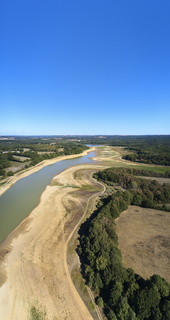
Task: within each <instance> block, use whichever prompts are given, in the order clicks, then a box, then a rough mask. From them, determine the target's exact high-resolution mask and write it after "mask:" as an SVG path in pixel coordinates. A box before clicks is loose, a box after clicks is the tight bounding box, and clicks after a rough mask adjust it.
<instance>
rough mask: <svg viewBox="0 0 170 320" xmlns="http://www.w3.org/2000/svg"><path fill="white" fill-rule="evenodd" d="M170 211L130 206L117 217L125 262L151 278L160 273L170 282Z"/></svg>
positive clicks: (126, 265) (120, 243)
mask: <svg viewBox="0 0 170 320" xmlns="http://www.w3.org/2000/svg"><path fill="white" fill-rule="evenodd" d="M169 226H170V214H169V212H165V211H159V210H153V209H145V208H141V207H137V206H129V208H128V210H126V211H124V212H123V213H122V214H121V215H120V217H119V218H118V219H117V220H116V227H117V233H118V239H119V248H120V249H121V252H122V259H123V264H124V266H125V267H128V268H132V269H133V270H134V271H135V272H136V273H138V274H140V275H141V276H142V277H143V278H145V279H147V278H148V277H150V276H151V275H153V274H159V275H160V276H162V277H163V278H165V279H166V280H167V281H168V282H170V229H169Z"/></svg>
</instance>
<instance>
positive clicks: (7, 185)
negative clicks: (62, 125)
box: [0, 147, 96, 196]
mask: <svg viewBox="0 0 170 320" xmlns="http://www.w3.org/2000/svg"><path fill="white" fill-rule="evenodd" d="M94 150H96V149H95V148H94V147H91V148H90V149H88V150H85V151H83V152H82V153H80V154H72V155H68V156H60V157H57V158H53V159H49V160H44V161H42V162H40V163H38V164H37V165H35V166H34V167H31V168H28V169H25V170H24V171H21V172H18V173H16V174H15V175H14V176H12V177H10V178H9V179H8V180H7V181H6V183H4V184H3V185H2V186H0V196H1V195H2V194H3V193H4V192H6V191H7V190H8V189H9V188H10V187H11V186H12V185H13V184H14V183H16V182H17V181H18V180H20V179H22V178H25V177H27V176H29V175H30V174H32V173H34V172H36V171H38V170H40V169H42V168H43V167H46V166H49V165H50V164H53V163H56V162H58V161H61V160H67V159H73V158H77V157H80V156H85V155H86V154H88V153H89V152H92V151H94Z"/></svg>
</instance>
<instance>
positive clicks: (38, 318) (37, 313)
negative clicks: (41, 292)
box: [30, 306, 47, 320]
mask: <svg viewBox="0 0 170 320" xmlns="http://www.w3.org/2000/svg"><path fill="white" fill-rule="evenodd" d="M46 319H47V318H46V312H43V311H41V310H39V309H37V308H36V307H35V306H32V307H31V310H30V320H46Z"/></svg>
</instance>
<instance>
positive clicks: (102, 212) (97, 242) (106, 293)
mask: <svg viewBox="0 0 170 320" xmlns="http://www.w3.org/2000/svg"><path fill="white" fill-rule="evenodd" d="M147 173H148V172H144V171H143V175H147ZM134 175H135V176H134ZM137 175H141V171H140V170H139V171H138V170H137V169H135V170H133V169H124V168H119V169H115V168H111V169H106V170H104V171H100V172H98V173H96V174H95V175H94V176H95V178H97V179H98V180H100V181H103V182H104V183H106V184H108V185H112V186H115V187H116V186H120V187H121V189H122V190H119V191H115V192H113V193H112V194H111V195H109V196H107V197H104V198H103V199H100V201H99V202H98V206H97V209H96V210H95V212H93V214H92V215H91V217H90V218H89V219H87V220H86V221H85V222H84V223H83V224H82V225H81V227H80V230H79V246H78V248H77V251H78V254H79V256H80V261H81V270H82V274H83V277H84V279H85V281H86V283H87V285H88V286H89V287H90V288H92V290H93V291H94V293H95V296H96V303H97V304H98V305H99V306H100V307H102V308H103V310H104V313H105V315H106V317H107V319H109V320H153V319H154V320H168V319H170V284H169V283H168V282H167V281H166V280H165V279H163V278H161V277H160V276H159V275H153V276H151V277H150V278H149V279H148V280H144V279H143V278H142V277H141V276H140V275H138V274H135V272H134V271H133V270H132V269H125V268H124V267H123V265H122V258H121V252H120V250H119V248H118V238H117V234H116V225H115V219H116V218H117V217H118V216H119V215H120V214H121V212H122V211H124V210H125V209H127V208H128V206H129V205H130V204H135V205H139V206H144V207H149V208H151V207H157V206H158V205H159V209H160V205H161V206H162V209H166V210H169V209H168V207H164V206H166V203H167V202H169V201H170V185H169V184H163V185H160V184H159V183H158V182H157V181H156V180H144V179H141V178H138V177H136V176H137Z"/></svg>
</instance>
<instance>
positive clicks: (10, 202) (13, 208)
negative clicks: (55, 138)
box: [0, 152, 95, 242]
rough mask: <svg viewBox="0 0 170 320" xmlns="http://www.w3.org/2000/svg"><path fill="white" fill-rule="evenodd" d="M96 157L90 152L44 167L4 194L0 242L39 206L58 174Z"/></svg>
mask: <svg viewBox="0 0 170 320" xmlns="http://www.w3.org/2000/svg"><path fill="white" fill-rule="evenodd" d="M94 156H95V152H89V153H88V154H87V155H85V156H82V157H78V158H73V159H68V160H62V161H58V162H56V163H54V164H52V165H48V166H46V167H43V168H42V169H40V170H39V171H37V172H34V173H32V174H30V175H29V176H27V177H25V178H22V179H20V180H19V181H17V182H16V183H15V184H14V185H13V186H12V187H11V188H10V189H8V190H7V191H6V192H5V193H4V194H2V195H1V196H0V242H2V241H3V240H4V239H5V237H6V236H7V235H8V234H9V233H10V232H11V231H12V230H13V229H15V228H16V227H17V226H18V225H19V223H20V222H21V221H22V220H23V219H24V218H25V217H26V216H28V215H29V213H30V212H31V211H32V210H33V209H34V208H35V207H36V206H37V205H38V203H39V201H40V196H41V194H42V192H43V191H44V189H45V188H46V186H47V185H49V183H50V181H51V180H52V178H53V177H54V176H55V175H56V174H58V173H60V172H62V171H63V170H65V169H67V168H69V167H71V166H75V165H78V164H83V163H84V164H85V163H92V162H93V163H94V161H93V160H91V159H90V158H91V157H94Z"/></svg>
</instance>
